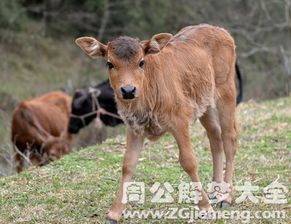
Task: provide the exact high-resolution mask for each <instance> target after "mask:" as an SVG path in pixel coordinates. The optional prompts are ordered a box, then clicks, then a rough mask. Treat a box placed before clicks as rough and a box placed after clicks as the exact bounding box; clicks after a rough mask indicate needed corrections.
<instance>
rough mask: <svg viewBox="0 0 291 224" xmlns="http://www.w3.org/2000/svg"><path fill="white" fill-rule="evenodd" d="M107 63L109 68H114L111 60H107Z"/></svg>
mask: <svg viewBox="0 0 291 224" xmlns="http://www.w3.org/2000/svg"><path fill="white" fill-rule="evenodd" d="M106 65H107V67H108V69H113V68H114V65H113V64H112V63H111V62H110V61H107V63H106Z"/></svg>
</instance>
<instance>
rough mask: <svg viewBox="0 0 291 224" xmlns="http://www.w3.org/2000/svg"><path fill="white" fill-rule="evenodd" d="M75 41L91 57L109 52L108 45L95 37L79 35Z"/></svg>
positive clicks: (102, 55)
mask: <svg viewBox="0 0 291 224" xmlns="http://www.w3.org/2000/svg"><path fill="white" fill-rule="evenodd" d="M75 43H76V44H77V45H78V46H79V47H80V48H81V49H82V50H83V51H84V52H85V53H86V54H87V55H89V56H90V57H91V58H97V57H104V56H105V55H106V52H107V46H106V45H104V44H102V43H100V42H99V41H98V40H96V39H95V38H93V37H79V38H77V39H76V40H75Z"/></svg>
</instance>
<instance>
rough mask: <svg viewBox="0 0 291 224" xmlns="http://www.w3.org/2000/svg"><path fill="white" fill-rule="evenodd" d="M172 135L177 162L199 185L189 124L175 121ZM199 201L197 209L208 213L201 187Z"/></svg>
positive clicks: (207, 205)
mask: <svg viewBox="0 0 291 224" xmlns="http://www.w3.org/2000/svg"><path fill="white" fill-rule="evenodd" d="M171 132H172V134H173V136H174V137H175V139H176V141H177V144H178V147H179V161H180V164H181V166H182V167H183V169H184V170H185V171H186V172H187V174H188V175H189V176H190V177H191V180H192V182H195V183H199V184H201V183H200V179H199V176H198V162H197V159H196V156H195V154H194V152H193V150H192V145H191V139H190V133H189V122H187V121H185V120H179V121H177V123H176V125H175V128H173V129H172V131H171ZM201 196H202V198H201V200H200V201H199V202H198V207H199V209H201V210H205V211H208V210H209V209H211V205H210V203H209V199H208V197H207V194H206V193H205V191H204V190H203V188H202V185H201Z"/></svg>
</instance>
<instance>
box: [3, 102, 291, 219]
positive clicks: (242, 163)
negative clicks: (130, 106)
mask: <svg viewBox="0 0 291 224" xmlns="http://www.w3.org/2000/svg"><path fill="white" fill-rule="evenodd" d="M238 121H239V130H240V134H239V147H238V151H237V155H236V165H235V177H234V182H235V185H243V183H244V182H245V181H250V182H251V183H252V184H253V185H258V186H259V187H260V191H259V192H258V193H254V194H255V195H256V196H260V197H261V196H263V188H264V187H266V186H267V185H269V184H270V183H271V182H273V181H275V180H276V179H277V178H279V179H278V181H279V182H280V183H282V184H284V185H285V186H286V187H288V189H289V193H287V194H286V196H287V198H288V204H287V205H286V204H285V205H277V206H273V205H266V204H264V203H258V204H254V203H252V202H250V201H245V202H243V203H241V204H234V205H233V207H232V210H240V211H242V210H251V211H254V210H260V211H265V210H268V211H272V210H283V211H286V213H288V214H289V217H290V215H291V213H290V209H291V207H290V206H291V205H290V202H291V194H290V192H291V188H290V183H291V176H290V170H291V166H290V163H291V97H289V98H282V99H278V100H274V101H268V102H263V103H259V104H258V103H255V102H248V103H243V104H242V105H240V106H239V107H238ZM191 132H192V141H193V145H194V148H195V149H196V151H197V155H198V158H199V162H200V171H199V172H200V177H201V180H202V183H203V184H204V186H207V184H208V183H209V182H210V181H211V175H212V174H211V173H212V165H211V156H210V152H209V149H208V142H207V138H206V136H205V133H204V131H203V129H202V127H201V125H200V124H199V122H197V123H196V124H195V125H193V127H192V130H191ZM124 147H125V136H120V137H117V138H115V139H108V140H107V141H106V142H105V143H104V144H102V145H96V146H92V147H89V148H84V149H82V150H80V151H78V152H76V153H72V154H70V155H68V156H65V157H64V158H62V159H61V160H59V161H56V162H54V163H52V164H50V165H48V166H46V167H42V168H35V169H31V170H29V171H26V172H23V173H21V174H20V175H15V176H10V177H5V178H2V179H0V223H3V224H4V223H76V224H77V223H103V222H104V219H105V215H106V212H107V210H108V209H109V207H110V205H111V202H112V200H113V198H114V195H115V192H116V190H117V188H118V179H119V177H120V173H121V165H120V164H121V162H122V158H123V151H124ZM177 161H178V149H177V146H176V144H175V142H174V139H173V138H172V137H171V136H170V135H165V136H164V137H162V138H161V139H160V140H159V141H158V142H155V143H152V142H148V143H147V144H146V145H145V149H144V151H143V153H142V156H141V158H140V162H139V164H138V167H137V172H136V175H135V180H136V181H143V182H145V185H146V187H147V188H146V189H147V190H146V191H147V193H149V188H150V187H151V186H152V185H153V183H154V182H160V183H164V182H166V181H168V182H169V183H171V184H172V186H173V187H174V189H175V192H177V186H178V185H179V183H180V181H190V180H189V178H188V177H187V175H186V174H185V173H184V172H183V171H182V169H181V167H180V165H179V164H178V162H177ZM239 195H240V192H236V197H238V196H239ZM174 196H176V194H174ZM176 199H177V197H175V201H177V200H176ZM165 206H167V207H175V206H177V204H171V205H165V204H163V205H158V204H153V203H151V202H150V197H149V196H148V197H146V202H145V204H144V205H136V204H134V205H131V208H135V209H145V208H160V209H161V210H163V209H165ZM215 209H219V208H217V207H215ZM149 222H151V221H149V220H143V221H140V220H130V221H128V220H125V221H124V220H123V223H149ZM169 222H170V221H163V222H162V221H156V223H169ZM226 222H227V223H238V221H231V220H228V221H226ZM172 223H177V221H174V222H173V221H172ZM181 223H182V221H181ZM197 223H203V222H202V221H198V222H197ZM215 223H224V221H223V220H220V221H215ZM251 223H286V224H287V223H290V219H285V220H272V219H268V220H253V221H251Z"/></svg>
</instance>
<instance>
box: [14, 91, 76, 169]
mask: <svg viewBox="0 0 291 224" xmlns="http://www.w3.org/2000/svg"><path fill="white" fill-rule="evenodd" d="M71 102H72V98H71V97H70V96H68V95H66V94H64V93H63V92H51V93H48V94H45V95H43V96H40V97H37V98H34V99H30V100H26V101H23V102H22V103H20V104H19V105H18V106H17V107H16V109H15V110H14V112H13V117H12V133H11V140H12V143H13V147H14V150H15V163H16V171H17V172H21V171H22V170H23V168H24V159H25V158H26V159H27V160H29V162H31V164H33V165H44V164H47V163H48V162H49V161H52V160H56V159H58V158H60V157H61V156H62V155H64V154H66V153H68V152H70V151H71V147H70V142H71V140H72V136H71V135H69V134H67V133H66V131H67V127H68V122H69V116H70V108H71Z"/></svg>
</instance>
